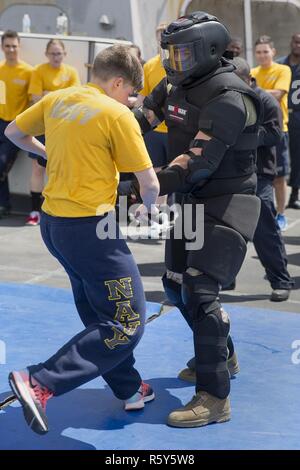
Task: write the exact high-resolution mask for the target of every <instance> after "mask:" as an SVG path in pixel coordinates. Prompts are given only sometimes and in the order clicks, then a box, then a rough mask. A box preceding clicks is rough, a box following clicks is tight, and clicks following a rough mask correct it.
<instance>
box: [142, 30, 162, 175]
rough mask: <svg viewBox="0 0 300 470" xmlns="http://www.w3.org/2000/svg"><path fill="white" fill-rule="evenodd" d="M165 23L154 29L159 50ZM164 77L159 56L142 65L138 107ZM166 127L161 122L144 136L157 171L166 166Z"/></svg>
mask: <svg viewBox="0 0 300 470" xmlns="http://www.w3.org/2000/svg"><path fill="white" fill-rule="evenodd" d="M166 26H167V23H161V24H159V26H158V27H157V29H156V39H157V43H158V47H159V48H160V37H161V33H162V31H163V30H164V29H165V28H166ZM165 77H166V71H165V69H164V67H163V65H162V62H161V58H160V54H157V55H156V56H155V57H153V58H152V59H150V60H149V61H148V62H146V64H145V65H144V88H143V89H142V90H141V91H140V95H141V97H142V98H140V99H139V100H138V102H137V105H138V106H139V105H140V104H141V103H142V102H143V98H144V97H145V96H148V95H150V93H151V92H152V90H153V89H154V88H155V87H156V85H158V84H159V83H160V82H161V81H162V80H163V79H164V78H165ZM167 132H168V129H167V126H166V124H165V123H164V122H162V123H161V124H160V125H159V126H158V127H157V128H156V129H155V130H153V131H150V132H147V134H146V135H145V136H144V140H145V144H146V147H147V150H148V152H149V155H150V158H151V160H152V163H153V167H154V168H155V170H156V171H159V170H160V169H161V168H162V167H163V166H165V165H167V164H168V136H167Z"/></svg>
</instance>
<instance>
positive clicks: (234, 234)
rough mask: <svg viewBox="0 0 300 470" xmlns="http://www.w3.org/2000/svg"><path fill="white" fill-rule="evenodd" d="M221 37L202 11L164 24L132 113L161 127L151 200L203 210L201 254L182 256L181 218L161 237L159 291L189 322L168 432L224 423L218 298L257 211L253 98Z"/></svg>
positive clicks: (221, 30)
mask: <svg viewBox="0 0 300 470" xmlns="http://www.w3.org/2000/svg"><path fill="white" fill-rule="evenodd" d="M229 41H230V36H229V33H228V31H227V29H226V28H225V26H224V25H223V24H222V23H220V22H219V20H218V19H217V18H216V17H214V16H211V15H209V14H207V13H205V12H194V13H192V14H191V15H188V16H186V17H181V18H179V19H178V20H176V21H174V22H172V23H171V24H170V25H169V26H168V27H167V28H166V29H165V31H164V32H163V33H162V37H161V47H162V52H163V53H164V59H163V65H164V67H165V69H166V73H167V79H166V80H163V81H162V82H160V84H159V85H157V87H156V88H155V89H154V90H153V91H152V93H151V95H149V96H148V97H146V98H145V101H144V103H143V108H141V109H138V110H136V111H135V115H136V118H137V119H138V121H139V123H140V126H141V128H142V130H143V132H147V131H148V130H149V129H150V128H151V125H150V124H149V123H152V125H155V124H156V122H155V121H157V119H158V120H159V121H163V120H165V121H166V124H167V126H168V140H169V152H170V157H171V159H172V161H171V163H170V164H169V166H168V167H167V168H165V169H163V170H162V171H161V172H159V173H158V174H157V176H158V178H159V182H160V187H161V191H160V194H161V195H164V194H170V193H173V192H176V193H182V194H183V200H182V208H183V211H184V208H185V207H186V204H191V205H192V206H193V207H195V206H196V205H197V204H203V205H204V245H203V247H202V249H201V250H187V249H186V240H185V239H184V237H183V238H182V239H180V240H179V239H176V237H175V236H174V233H176V224H177V223H181V219H177V221H176V222H175V227H174V231H173V232H172V231H171V234H170V239H168V240H167V241H166V255H165V263H166V268H167V272H166V274H165V275H164V277H163V284H164V288H165V292H166V294H167V296H168V297H169V299H170V300H171V301H172V303H173V304H175V305H176V306H177V307H178V308H179V309H180V311H181V312H182V314H183V316H184V317H185V319H186V320H187V322H188V324H189V325H190V326H191V328H192V330H193V337H194V348H195V369H196V395H195V397H194V398H193V399H192V400H191V401H190V402H189V403H188V404H187V405H186V406H184V407H183V408H180V409H178V410H175V411H173V412H172V413H171V414H170V415H169V417H168V424H169V425H171V426H177V427H197V426H203V425H206V424H209V423H211V422H223V421H227V420H229V419H230V403H229V398H228V395H229V392H230V374H229V370H228V362H227V361H228V357H229V360H230V359H231V360H232V358H233V355H234V348H233V343H232V340H231V338H230V337H229V318H228V315H227V314H226V312H225V311H224V310H223V308H222V307H221V305H220V302H219V297H218V296H219V290H220V288H221V286H225V285H228V284H230V282H232V281H233V279H234V278H235V277H236V275H237V273H238V272H239V270H240V268H241V265H242V263H243V260H244V258H245V255H246V245H247V241H249V240H252V239H253V235H254V232H255V228H256V224H257V220H258V217H259V211H260V202H259V199H258V198H257V197H256V196H255V190H256V174H255V158H256V148H257V144H258V128H259V119H260V114H261V102H260V99H259V98H258V96H257V94H256V93H255V92H253V91H252V89H251V88H250V87H249V86H248V85H246V84H245V83H244V82H243V81H242V80H241V79H240V78H239V77H237V76H236V75H235V74H234V73H233V71H234V68H235V67H234V66H233V65H232V64H230V63H229V62H228V61H227V60H226V59H224V58H223V53H224V52H225V50H226V48H227V45H228V43H229ZM156 118H157V119H156ZM179 220H180V222H179ZM235 366H236V367H238V365H237V363H236V364H235Z"/></svg>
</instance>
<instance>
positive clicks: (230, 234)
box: [187, 224, 247, 286]
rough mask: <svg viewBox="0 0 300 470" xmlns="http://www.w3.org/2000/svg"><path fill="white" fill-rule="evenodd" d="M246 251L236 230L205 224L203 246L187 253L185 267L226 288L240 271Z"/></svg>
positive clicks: (245, 245) (244, 242)
mask: <svg viewBox="0 0 300 470" xmlns="http://www.w3.org/2000/svg"><path fill="white" fill-rule="evenodd" d="M246 251H247V244H246V241H245V239H244V238H243V237H242V235H240V234H239V233H238V232H237V231H236V230H234V229H232V228H229V227H226V226H223V225H217V224H206V225H205V227H204V246H203V248H202V249H201V250H199V251H190V252H189V254H188V259H187V266H190V267H193V268H196V269H198V270H199V271H201V272H204V273H205V274H207V275H208V276H210V277H212V278H213V279H215V280H216V281H217V282H218V283H219V284H221V285H222V286H228V285H229V284H231V282H232V281H233V280H234V279H235V278H236V276H237V274H238V272H239V270H240V269H241V266H242V264H243V261H244V258H245V256H246Z"/></svg>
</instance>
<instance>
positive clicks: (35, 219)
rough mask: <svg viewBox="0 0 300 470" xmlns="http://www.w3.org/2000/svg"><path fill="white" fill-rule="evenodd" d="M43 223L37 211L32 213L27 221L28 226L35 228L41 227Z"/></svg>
mask: <svg viewBox="0 0 300 470" xmlns="http://www.w3.org/2000/svg"><path fill="white" fill-rule="evenodd" d="M40 221H41V215H40V213H39V212H37V211H32V212H30V214H29V216H28V218H27V220H26V225H31V226H33V227H35V226H36V225H40Z"/></svg>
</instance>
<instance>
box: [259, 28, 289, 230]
mask: <svg viewBox="0 0 300 470" xmlns="http://www.w3.org/2000/svg"><path fill="white" fill-rule="evenodd" d="M275 55H276V50H275V49H274V44H273V41H272V40H271V38H270V37H269V36H261V37H260V38H259V39H258V40H257V41H256V43H255V56H256V61H257V63H258V64H259V65H258V67H255V68H253V69H252V70H251V75H252V77H254V78H255V80H256V83H257V85H258V86H259V87H260V88H263V89H264V90H266V91H267V92H268V93H270V94H271V95H273V96H274V98H276V99H277V101H278V102H279V104H280V107H281V111H282V115H283V134H284V135H283V139H282V141H281V142H280V144H278V145H277V147H276V157H277V176H276V177H275V178H274V182H273V184H274V188H275V196H276V204H277V216H276V219H277V223H278V225H279V228H280V230H281V231H285V230H286V229H287V226H288V224H287V219H286V216H285V215H284V212H285V206H286V200H287V182H286V177H287V176H288V174H289V172H290V164H289V141H288V92H289V89H290V85H291V79H292V73H291V70H290V68H289V67H288V66H287V65H282V64H277V63H276V62H274V61H273V59H274V57H275Z"/></svg>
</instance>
